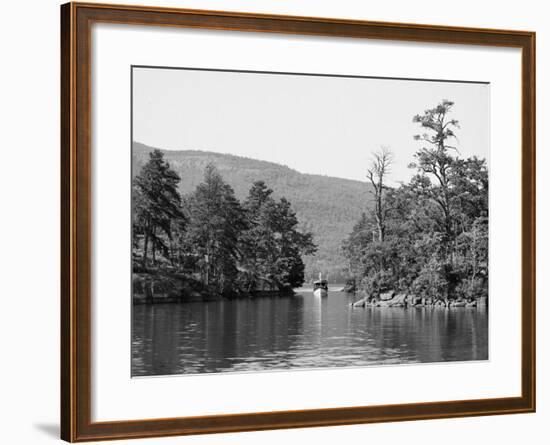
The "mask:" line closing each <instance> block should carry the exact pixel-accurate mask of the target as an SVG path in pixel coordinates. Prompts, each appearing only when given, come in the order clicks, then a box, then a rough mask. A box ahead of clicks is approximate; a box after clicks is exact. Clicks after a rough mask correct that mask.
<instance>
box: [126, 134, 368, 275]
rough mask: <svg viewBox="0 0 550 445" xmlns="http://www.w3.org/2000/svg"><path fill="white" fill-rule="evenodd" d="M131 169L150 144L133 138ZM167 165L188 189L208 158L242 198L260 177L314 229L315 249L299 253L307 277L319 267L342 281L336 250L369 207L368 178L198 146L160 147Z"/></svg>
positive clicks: (184, 189) (342, 266) (343, 266)
mask: <svg viewBox="0 0 550 445" xmlns="http://www.w3.org/2000/svg"><path fill="white" fill-rule="evenodd" d="M132 148H133V151H132V172H133V173H132V174H133V175H134V176H135V175H136V174H138V173H139V171H140V170H141V167H142V166H143V165H144V164H145V163H146V162H147V160H148V159H149V152H151V151H152V150H154V149H155V147H150V146H147V145H144V144H141V143H139V142H134V143H133V147H132ZM162 151H163V153H164V156H165V159H166V160H167V161H168V162H169V163H170V166H171V167H172V168H173V169H174V170H175V171H176V172H177V173H178V174H179V175H180V177H181V183H180V192H181V193H182V195H185V194H188V193H190V192H192V191H193V190H194V189H195V187H196V186H197V185H198V184H199V183H200V182H201V181H202V178H203V174H204V169H205V167H206V165H208V164H209V163H212V164H214V165H215V166H216V168H217V169H218V170H219V172H220V173H221V175H222V176H223V178H224V180H225V181H226V182H227V183H228V184H229V185H231V187H233V189H234V190H235V194H236V195H237V197H238V198H239V199H241V200H244V199H245V198H246V196H247V195H248V190H249V189H250V186H251V185H252V183H253V182H254V181H257V180H260V179H261V180H263V181H265V183H266V184H267V186H268V187H269V188H271V189H273V195H274V197H275V198H279V197H282V196H284V197H286V198H287V199H288V200H289V201H290V203H291V204H292V208H293V209H294V210H295V211H296V215H297V217H298V220H299V221H300V223H301V224H302V226H303V227H304V228H307V230H310V231H311V232H313V235H314V242H315V243H316V244H317V246H318V251H317V253H316V254H315V255H314V256H313V257H306V258H304V260H305V264H306V280H308V281H309V280H310V279H312V278H316V277H317V275H318V273H319V272H323V275H324V276H325V277H326V275H327V274H329V279H330V281H333V282H334V281H342V280H343V279H344V274H345V270H346V269H347V264H346V260H345V258H344V257H343V255H342V253H341V245H342V241H343V239H344V238H346V237H347V236H348V234H349V233H350V232H351V230H352V228H353V225H354V224H355V223H356V221H357V220H358V219H359V217H360V216H361V213H362V212H364V211H367V210H368V209H369V208H370V205H371V201H372V195H371V194H370V193H369V191H370V184H367V183H365V182H361V181H353V180H349V179H341V178H333V177H330V176H322V175H311V174H305V173H300V172H298V171H296V170H293V169H291V168H289V167H287V166H284V165H280V164H276V163H273V162H266V161H258V160H256V159H250V158H245V157H240V156H233V155H229V154H222V153H213V152H205V151H199V150H182V151H172V150H162Z"/></svg>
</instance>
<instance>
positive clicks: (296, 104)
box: [132, 67, 490, 185]
mask: <svg viewBox="0 0 550 445" xmlns="http://www.w3.org/2000/svg"><path fill="white" fill-rule="evenodd" d="M489 90H490V85H488V84H482V83H457V82H441V81H426V80H400V79H399V80H396V79H373V78H350V77H334V76H304V75H297V74H292V75H289V74H268V73H243V72H227V71H222V72H219V71H205V70H189V69H174V68H142V67H134V68H133V95H132V100H133V140H134V141H136V142H141V143H144V144H147V145H150V146H153V147H157V148H162V149H166V150H203V151H212V152H218V153H228V154H233V155H238V156H245V157H249V158H254V159H259V160H264V161H271V162H276V163H278V164H283V165H287V166H288V167H290V168H293V169H295V170H298V171H299V172H302V173H312V174H320V175H327V176H335V177H339V178H347V179H354V180H360V181H365V180H366V177H365V175H366V170H367V169H368V167H369V163H370V160H371V158H372V153H373V152H375V151H377V150H379V149H380V147H382V146H385V147H388V148H389V149H390V150H391V151H392V153H393V155H394V161H393V164H392V167H391V172H390V175H389V178H388V180H389V183H392V184H395V185H397V184H398V183H399V182H401V181H407V180H408V179H409V178H410V176H411V175H412V173H413V171H412V170H411V169H409V168H408V164H409V163H410V162H412V161H413V154H414V153H415V152H416V151H417V150H418V149H419V148H421V146H422V144H421V143H420V142H417V141H414V140H413V136H414V135H415V134H418V133H421V132H422V131H421V129H420V127H419V125H418V124H415V123H413V122H412V118H413V116H414V115H416V114H422V113H423V112H424V110H426V109H428V108H433V107H434V106H436V105H437V104H438V103H439V102H441V100H442V99H449V100H452V101H454V102H455V105H454V107H453V109H452V111H451V113H450V115H449V117H450V118H454V119H457V120H458V121H459V124H460V129H458V130H456V135H457V139H458V140H456V141H454V143H453V145H455V146H456V147H457V148H458V150H459V155H460V156H461V157H468V156H473V155H476V156H478V157H482V158H488V153H489V118H490V116H489Z"/></svg>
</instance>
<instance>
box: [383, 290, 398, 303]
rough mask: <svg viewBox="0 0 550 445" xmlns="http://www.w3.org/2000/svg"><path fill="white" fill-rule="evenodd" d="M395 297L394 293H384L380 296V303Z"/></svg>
mask: <svg viewBox="0 0 550 445" xmlns="http://www.w3.org/2000/svg"><path fill="white" fill-rule="evenodd" d="M394 295H395V291H393V290H392V291H389V292H384V293H381V294H380V300H382V301H387V300H391V299H392V298H393V297H394Z"/></svg>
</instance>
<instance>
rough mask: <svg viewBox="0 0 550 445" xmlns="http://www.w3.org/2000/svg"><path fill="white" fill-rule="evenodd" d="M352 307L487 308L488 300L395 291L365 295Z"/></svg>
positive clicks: (352, 304) (484, 298)
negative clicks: (377, 294) (431, 296)
mask: <svg viewBox="0 0 550 445" xmlns="http://www.w3.org/2000/svg"><path fill="white" fill-rule="evenodd" d="M350 306H351V307H354V308H356V307H402V308H405V307H486V306H487V298H486V297H480V298H473V299H469V300H466V299H464V298H458V299H444V298H438V299H435V298H425V297H419V296H415V295H411V294H407V293H397V292H394V291H390V292H385V293H382V294H380V295H379V296H378V297H372V296H369V295H364V296H363V297H362V298H361V299H359V300H357V301H355V302H354V303H351V304H350Z"/></svg>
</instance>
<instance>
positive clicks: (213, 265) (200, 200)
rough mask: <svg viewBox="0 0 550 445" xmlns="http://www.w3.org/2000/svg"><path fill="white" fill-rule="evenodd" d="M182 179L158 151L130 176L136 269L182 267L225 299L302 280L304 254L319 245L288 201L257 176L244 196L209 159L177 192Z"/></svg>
mask: <svg viewBox="0 0 550 445" xmlns="http://www.w3.org/2000/svg"><path fill="white" fill-rule="evenodd" d="M180 180H181V178H180V177H179V175H178V174H177V173H176V172H175V171H174V170H173V169H172V168H171V167H170V164H169V163H168V162H166V161H165V159H164V155H163V153H162V151H160V150H154V151H152V152H151V153H150V154H149V160H148V162H147V163H146V164H145V165H144V166H143V167H142V169H141V171H140V172H139V174H138V175H137V176H136V177H135V179H134V181H133V190H132V218H133V221H132V225H133V230H132V234H133V252H132V254H133V271H134V272H135V273H148V274H162V273H168V272H174V273H178V274H179V275H178V276H179V277H181V279H183V280H186V281H188V282H189V283H190V284H192V285H193V286H194V287H195V288H199V289H201V290H202V291H206V292H209V293H213V294H219V295H223V296H227V297H231V296H237V295H239V294H251V293H254V292H256V291H265V290H270V291H289V290H291V289H292V288H295V287H299V286H301V285H302V284H303V282H304V263H303V261H302V256H303V255H311V254H313V253H314V252H315V250H316V246H315V244H314V243H313V235H312V234H311V233H310V232H307V231H302V230H300V229H299V228H298V225H299V222H298V219H297V217H296V214H295V212H294V210H293V209H292V206H291V204H290V202H289V201H288V200H287V199H285V198H281V199H279V200H275V199H274V198H273V196H272V194H273V191H272V190H271V189H270V188H268V186H267V185H266V184H265V183H264V182H263V181H256V182H254V183H253V184H252V186H251V188H250V190H249V193H248V196H247V198H246V199H245V200H244V201H243V202H240V201H239V200H238V199H237V197H236V196H235V193H234V191H233V189H232V187H231V186H230V185H229V184H227V183H226V182H225V181H224V179H223V177H222V175H221V174H220V173H219V171H218V170H217V169H216V167H215V166H214V165H212V164H209V165H207V167H206V169H205V171H204V178H203V181H202V183H200V184H199V185H198V186H197V187H196V189H195V190H194V191H193V192H192V193H190V194H188V195H185V196H181V195H180V193H179V191H178V184H179V182H180Z"/></svg>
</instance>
